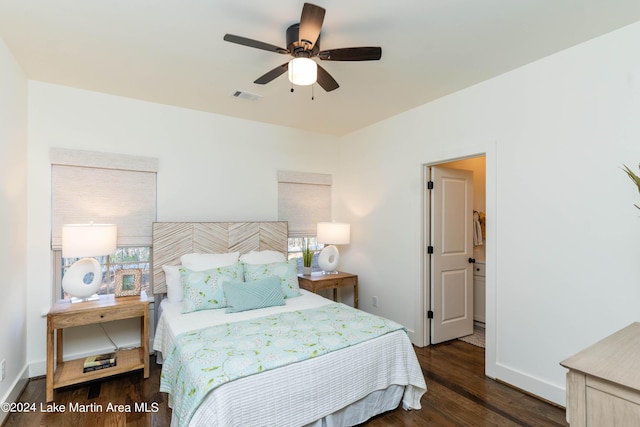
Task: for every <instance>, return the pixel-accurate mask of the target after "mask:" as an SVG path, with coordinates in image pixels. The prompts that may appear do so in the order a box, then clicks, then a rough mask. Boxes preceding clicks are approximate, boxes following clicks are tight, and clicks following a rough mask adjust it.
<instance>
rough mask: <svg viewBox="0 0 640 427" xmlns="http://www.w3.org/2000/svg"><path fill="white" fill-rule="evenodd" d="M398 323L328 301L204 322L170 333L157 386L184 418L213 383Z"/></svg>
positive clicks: (341, 345)
mask: <svg viewBox="0 0 640 427" xmlns="http://www.w3.org/2000/svg"><path fill="white" fill-rule="evenodd" d="M399 329H403V327H402V326H401V325H399V324H397V323H395V322H392V321H391V320H388V319H385V318H382V317H379V316H375V315H372V314H369V313H366V312H364V311H360V310H355V309H353V308H351V307H349V306H346V305H344V304H338V303H332V304H328V305H325V306H322V307H319V308H313V309H307V310H299V311H292V312H286V313H280V314H274V315H271V316H265V317H261V318H257V319H252V320H246V321H241V322H234V323H225V324H222V325H217V326H212V327H207V328H204V329H200V330H196V331H192V332H186V333H184V334H181V335H178V337H176V340H175V343H174V345H173V348H172V350H171V351H170V353H169V354H168V355H165V361H164V365H163V367H162V375H161V382H160V391H163V392H167V393H170V394H171V395H172V396H173V411H177V413H176V414H174V415H178V416H177V418H178V419H179V420H180V424H181V425H186V424H188V422H189V420H190V419H191V417H192V415H193V413H194V412H195V410H196V409H197V407H198V406H199V405H200V402H201V401H202V400H203V399H204V398H205V396H206V395H207V393H209V392H210V391H211V390H213V389H214V388H216V387H218V386H220V385H222V384H224V383H226V382H229V381H232V380H234V379H237V378H241V377H245V376H249V375H253V374H257V373H260V372H263V371H266V370H269V369H274V368H278V367H281V366H285V365H288V364H291V363H295V362H299V361H303V360H306V359H310V358H313V357H317V356H320V355H323V354H326V353H329V352H331V351H334V350H339V349H341V348H345V347H348V346H352V345H355V344H358V343H361V342H364V341H367V340H370V339H372V338H376V337H379V336H382V335H385V334H387V333H389V332H392V331H396V330H399Z"/></svg>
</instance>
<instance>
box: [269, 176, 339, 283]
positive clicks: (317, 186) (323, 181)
mask: <svg viewBox="0 0 640 427" xmlns="http://www.w3.org/2000/svg"><path fill="white" fill-rule="evenodd" d="M331 181H332V178H331V175H327V174H320V173H308V172H291V171H278V219H279V220H280V221H287V222H288V223H289V239H288V240H289V259H293V258H298V271H299V272H300V271H302V246H303V243H304V239H308V241H309V245H310V246H311V248H312V249H314V250H315V251H316V254H315V255H314V257H313V263H312V269H313V271H316V270H319V268H318V262H317V259H318V255H317V253H318V251H319V250H320V249H322V247H323V246H322V245H319V244H318V243H317V241H316V225H317V223H318V222H325V221H330V220H331Z"/></svg>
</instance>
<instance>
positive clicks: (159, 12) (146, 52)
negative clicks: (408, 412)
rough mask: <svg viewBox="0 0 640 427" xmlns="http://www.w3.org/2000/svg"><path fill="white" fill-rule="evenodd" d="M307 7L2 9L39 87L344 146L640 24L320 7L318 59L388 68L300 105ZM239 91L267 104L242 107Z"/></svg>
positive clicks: (441, 8) (17, 1)
mask: <svg viewBox="0 0 640 427" xmlns="http://www.w3.org/2000/svg"><path fill="white" fill-rule="evenodd" d="M302 4H303V1H301V0H271V1H255V0H254V1H250V0H55V1H42V0H0V37H2V39H3V40H4V41H5V42H6V44H7V45H8V47H9V49H10V50H11V51H12V53H13V55H14V56H15V58H16V59H17V61H18V63H19V64H20V65H21V66H22V68H23V69H24V71H25V73H26V74H27V76H28V78H29V79H32V80H40V81H45V82H50V83H55V84H60V85H66V86H72V87H77V88H82V89H87V90H92V91H97V92H104V93H110V94H115V95H120V96H125V97H130V98H137V99H142V100H147V101H152V102H157V103H162V104H169V105H176V106H181V107H185V108H190V109H195V110H202V111H208V112H212V113H217V114H223V115H228V116H234V117H241V118H245V119H249V120H256V121H261V122H267V123H274V124H278V125H282V126H289V127H295V128H300V129H306V130H310V131H316V132H322V133H328V134H334V135H342V134H345V133H348V132H351V131H353V130H356V129H359V128H361V127H364V126H367V125H369V124H371V123H374V122H377V121H380V120H383V119H385V118H387V117H391V116H394V115H396V114H399V113H402V112H403V111H406V110H409V109H411V108H413V107H416V106H418V105H421V104H424V103H426V102H428V101H430V100H433V99H435V98H438V97H441V96H443V95H446V94H449V93H452V92H455V91H457V90H460V89H462V88H465V87H467V86H470V85H473V84H475V83H478V82H480V81H483V80H486V79H488V78H491V77H493V76H496V75H499V74H502V73H504V72H506V71H509V70H512V69H514V68H517V67H519V66H521V65H524V64H526V63H529V62H531V61H534V60H536V59H539V58H542V57H544V56H546V55H549V54H551V53H554V52H557V51H559V50H562V49H565V48H567V47H570V46H573V45H575V44H578V43H580V42H582V41H585V40H588V39H590V38H593V37H595V36H598V35H600V34H604V33H606V32H608V31H611V30H613V29H616V28H619V27H622V26H624V25H627V24H630V23H632V22H635V21H637V20H640V1H639V0H395V1H382V0H350V1H340V0H315V4H317V5H319V6H322V7H324V8H325V9H326V10H327V12H326V15H325V19H324V25H323V30H322V43H321V49H331V48H340V47H353V46H381V47H382V59H381V60H380V61H367V62H335V61H324V62H322V61H320V63H321V64H322V66H323V67H324V68H325V69H326V70H327V71H328V72H329V73H331V75H332V76H333V77H334V78H335V79H336V80H337V81H338V83H339V84H340V88H339V89H337V90H335V91H333V92H329V93H327V92H325V91H324V90H323V89H322V88H320V87H319V86H317V85H314V89H313V90H314V95H315V100H311V89H310V88H308V87H299V88H297V89H296V90H295V92H294V93H291V92H290V88H291V85H290V83H289V82H288V80H287V77H286V74H285V75H282V76H280V77H278V78H277V79H276V80H274V81H272V82H271V83H269V84H267V85H256V84H254V83H253V81H254V80H255V79H256V78H258V77H259V76H261V75H262V74H264V73H266V72H267V71H269V70H271V69H272V68H274V67H276V66H278V65H280V64H283V63H285V62H286V61H287V60H288V59H289V58H290V57H288V56H284V55H278V54H276V53H270V52H266V51H262V50H258V49H252V48H248V47H245V46H240V45H237V44H233V43H229V42H225V41H223V40H222V37H223V36H224V34H225V33H231V34H235V35H239V36H243V37H248V38H252V39H257V40H260V41H264V42H267V43H270V44H274V45H277V46H281V47H286V46H285V44H286V43H285V31H286V29H287V27H288V26H289V25H291V24H293V23H296V22H298V21H299V18H300V13H301V11H302ZM236 90H241V91H247V92H251V93H254V94H258V95H260V96H261V97H262V98H261V99H260V100H258V101H248V100H243V99H237V98H234V97H232V96H231V95H232V93H233V92H235V91H236Z"/></svg>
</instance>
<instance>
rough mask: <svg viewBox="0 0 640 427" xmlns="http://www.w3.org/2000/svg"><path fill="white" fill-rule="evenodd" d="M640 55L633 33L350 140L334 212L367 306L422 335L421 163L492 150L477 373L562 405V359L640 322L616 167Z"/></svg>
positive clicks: (638, 86)
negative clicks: (345, 224)
mask: <svg viewBox="0 0 640 427" xmlns="http://www.w3.org/2000/svg"><path fill="white" fill-rule="evenodd" d="M639 43H640V23H636V24H634V25H632V26H629V27H626V28H623V29H620V30H618V31H615V32H613V33H609V34H607V35H604V36H602V37H600V38H597V39H594V40H591V41H589V42H587V43H584V44H582V45H579V46H577V47H574V48H571V49H569V50H566V51H563V52H560V53H558V54H556V55H553V56H550V57H547V58H544V59H542V60H540V61H538V62H536V63H533V64H530V65H527V66H525V67H522V68H520V69H517V70H515V71H512V72H510V73H507V74H504V75H502V76H499V77H497V78H494V79H492V80H490V81H487V82H484V83H482V84H478V85H476V86H474V87H471V88H468V89H466V90H463V91H461V92H458V93H456V94H453V95H451V96H448V97H445V98H442V99H439V100H437V101H435V102H432V103H429V104H426V105H423V106H421V107H419V108H416V109H414V110H412V111H410V112H407V113H404V114H402V115H399V116H397V117H393V118H391V119H388V120H386V121H384V122H380V123H378V124H375V125H373V126H371V127H369V128H367V129H364V130H362V131H359V132H356V133H354V134H351V135H349V136H348V137H347V138H346V139H347V140H348V141H347V143H344V144H342V145H341V154H340V159H341V161H342V165H341V168H340V174H339V175H338V176H337V177H336V181H337V182H338V183H339V185H340V193H339V198H340V200H341V202H343V203H344V204H343V205H340V206H341V209H340V211H339V212H337V215H338V216H340V219H341V220H342V221H350V222H351V223H352V238H351V244H350V245H349V246H348V249H345V250H341V253H342V258H341V264H342V265H343V268H344V269H345V270H348V271H353V272H357V273H358V274H359V275H360V284H361V287H360V289H361V298H360V304H361V307H362V308H363V309H364V310H367V311H371V312H374V313H380V314H383V315H386V316H388V317H390V318H392V319H394V320H396V321H398V322H400V323H403V324H405V325H407V326H408V327H409V328H410V329H412V330H415V331H416V334H417V335H419V333H420V331H421V329H422V326H421V323H422V322H421V319H420V316H419V313H420V312H421V306H420V304H421V301H420V297H421V283H422V274H423V273H422V270H421V268H420V265H421V254H422V237H421V236H422V228H421V225H422V217H421V215H422V184H421V172H422V165H423V164H427V163H432V162H436V161H441V160H445V159H448V158H454V157H456V156H460V155H469V154H475V153H477V152H478V148H480V151H485V150H486V151H487V152H488V154H487V232H488V236H489V237H488V238H487V240H488V243H487V251H488V253H487V296H488V299H489V301H488V303H487V304H488V306H487V309H488V313H487V315H488V321H491V323H492V324H491V325H490V324H488V325H487V326H488V328H489V329H488V330H487V334H488V345H489V346H490V347H491V348H488V349H487V369H488V372H489V373H490V374H491V375H494V376H497V377H498V378H501V379H504V380H507V381H508V382H511V383H513V384H515V385H516V386H518V387H521V388H524V389H526V390H529V391H530V392H532V393H534V394H537V395H539V396H542V397H544V398H546V399H549V400H551V401H554V402H557V403H560V404H563V403H564V399H565V396H564V384H565V378H564V374H565V370H564V369H563V368H561V367H560V365H559V362H560V361H561V360H563V359H565V358H567V357H568V356H570V355H572V354H574V353H576V352H577V351H579V350H581V349H582V348H584V347H586V346H588V345H590V344H592V343H593V342H595V341H597V340H599V339H601V338H602V337H604V336H606V335H608V334H610V333H612V332H614V331H616V330H618V329H620V328H622V327H624V326H626V325H627V324H629V323H630V322H633V321H639V320H640V310H639V309H638V306H639V305H638V304H639V303H640V262H639V260H640V239H639V237H640V218H638V214H639V213H640V212H639V211H638V210H637V209H636V208H634V207H633V203H638V202H639V200H638V192H637V189H636V188H635V187H634V186H633V184H632V183H631V181H630V180H629V179H628V178H627V177H626V176H625V174H624V173H623V172H622V171H621V170H620V169H619V168H620V166H621V165H622V164H623V163H624V164H628V165H629V166H632V167H633V168H634V169H635V168H636V167H637V164H638V162H639V161H640V120H639V119H638V117H640V115H639V113H640V57H639V56H638V55H637V46H638V44H639ZM425 84H428V82H427V83H425ZM491 236H493V237H491ZM492 238H493V239H494V240H493V242H494V243H493V244H492V240H491V239H492ZM373 295H377V296H378V299H379V308H377V309H374V308H373V307H372V304H371V297H372V296H373ZM414 339H416V337H415V336H414Z"/></svg>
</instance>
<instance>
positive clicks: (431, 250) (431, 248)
mask: <svg viewBox="0 0 640 427" xmlns="http://www.w3.org/2000/svg"><path fill="white" fill-rule="evenodd" d="M427 253H428V254H432V253H433V246H427Z"/></svg>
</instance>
